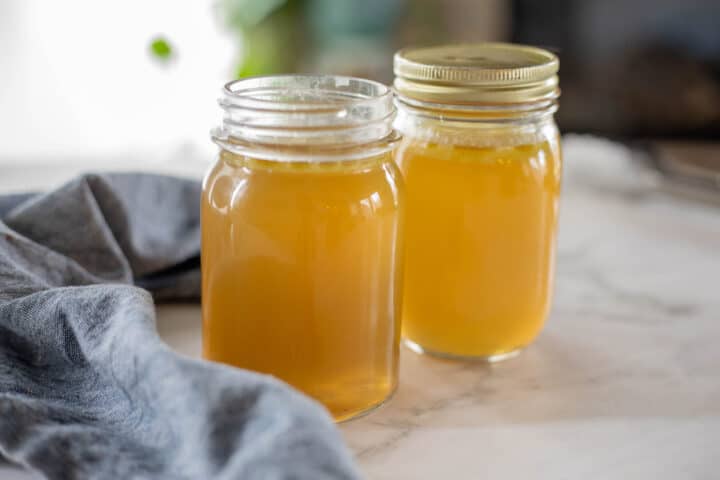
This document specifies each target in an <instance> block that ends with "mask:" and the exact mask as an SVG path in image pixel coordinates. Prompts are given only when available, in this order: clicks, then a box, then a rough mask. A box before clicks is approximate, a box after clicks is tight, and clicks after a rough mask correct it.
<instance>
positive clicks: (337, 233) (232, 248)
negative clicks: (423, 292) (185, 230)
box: [202, 75, 404, 420]
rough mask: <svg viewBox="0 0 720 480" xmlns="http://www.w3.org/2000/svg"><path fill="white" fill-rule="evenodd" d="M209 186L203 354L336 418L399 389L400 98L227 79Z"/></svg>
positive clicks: (297, 80)
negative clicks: (284, 387)
mask: <svg viewBox="0 0 720 480" xmlns="http://www.w3.org/2000/svg"><path fill="white" fill-rule="evenodd" d="M220 104H221V106H222V107H223V109H224V111H225V116H224V119H223V125H222V128H220V129H218V130H217V131H215V132H214V136H213V139H214V141H215V142H216V143H217V144H218V145H219V147H220V149H219V154H218V157H217V160H216V162H215V164H214V165H213V166H212V168H211V169H210V171H209V172H208V174H207V176H206V177H205V180H204V184H203V194H202V315H203V353H204V356H205V357H206V358H208V359H210V360H214V361H219V362H224V363H228V364H231V365H234V366H238V367H242V368H247V369H251V370H255V371H259V372H263V373H268V374H272V375H275V376H277V377H279V378H280V379H282V380H284V381H286V382H288V383H289V384H291V385H293V386H295V387H297V388H298V389H300V390H301V391H303V392H305V393H306V394H308V395H310V396H311V397H314V398H315V399H317V400H319V401H320V402H322V403H323V404H324V405H325V406H326V407H327V408H328V409H329V410H330V412H331V413H332V414H333V416H334V417H335V418H336V419H337V420H344V419H347V418H350V417H353V416H355V415H357V414H359V413H362V412H364V411H367V410H369V409H371V408H373V407H374V406H377V405H379V404H380V403H382V402H383V401H384V400H385V399H386V398H387V397H388V396H389V395H390V394H391V393H392V392H393V390H394V389H395V386H396V385H397V372H398V350H399V343H400V318H399V317H400V308H401V297H400V293H401V292H400V284H401V272H402V269H401V256H402V252H403V249H402V245H401V241H402V231H401V227H402V223H401V213H402V209H403V202H404V196H403V195H404V189H403V183H402V179H401V175H400V172H399V170H398V168H397V166H396V164H395V162H394V161H393V150H394V148H395V146H396V144H397V142H396V140H397V135H396V133H395V131H394V130H393V126H392V122H393V118H394V116H395V106H394V102H393V95H392V91H391V89H390V88H389V87H386V86H384V85H382V84H379V83H376V82H372V81H369V80H363V79H359V78H351V77H342V76H331V75H307V76H305V75H284V76H270V77H255V78H247V79H242V80H238V81H235V82H231V83H229V84H228V85H227V86H226V87H225V90H224V91H223V96H222V98H221V101H220Z"/></svg>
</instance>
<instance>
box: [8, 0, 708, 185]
mask: <svg viewBox="0 0 720 480" xmlns="http://www.w3.org/2000/svg"><path fill="white" fill-rule="evenodd" d="M482 40H500V41H513V42H523V43H530V44H535V45H539V46H543V47H546V48H549V49H551V50H553V51H555V52H556V53H558V54H559V55H560V57H561V73H560V79H561V87H562V97H561V109H560V111H559V114H558V123H559V125H560V127H561V129H562V130H563V132H578V133H592V134H596V135H601V136H605V137H610V138H612V139H616V140H620V141H623V142H629V143H631V144H633V145H641V146H642V148H644V149H646V151H648V152H649V153H650V154H651V155H650V158H651V159H653V160H652V161H653V162H654V164H655V166H656V167H658V168H661V169H663V170H664V171H666V172H670V173H677V174H679V175H683V176H684V177H685V178H686V179H689V180H688V181H689V182H691V183H692V182H696V183H697V184H698V185H704V186H705V187H708V188H713V186H714V187H717V185H718V184H720V180H719V179H720V175H719V174H718V173H717V171H718V170H717V169H720V155H719V153H718V152H719V150H718V146H717V144H716V143H715V142H716V141H717V140H718V139H720V2H718V1H717V0H628V1H623V0H555V1H552V2H540V1H532V0H174V1H170V0H152V1H139V0H128V1H124V2H117V1H113V2H109V1H103V2H98V1H92V0H66V1H62V2H50V1H42V0H2V2H0V73H1V74H2V75H1V76H0V132H2V133H1V135H2V137H0V138H1V140H0V175H1V172H2V169H3V167H4V166H5V167H8V166H12V165H15V166H17V165H45V164H48V163H54V164H63V165H69V164H75V163H78V164H86V163H87V162H88V161H92V162H94V163H96V164H97V165H98V166H106V165H107V166H115V165H122V164H123V162H127V161H129V160H128V159H134V161H142V162H149V163H153V162H158V163H163V162H168V161H172V162H175V161H186V160H187V161H192V160H193V159H203V158H206V159H207V160H209V159H210V158H211V156H212V152H213V151H214V148H213V145H212V144H211V143H210V141H209V136H208V131H209V129H210V128H212V127H213V126H214V125H215V124H216V123H217V122H218V121H219V118H220V112H219V108H218V107H217V106H216V98H217V96H218V92H219V89H220V87H221V86H222V84H224V83H225V82H226V81H228V80H231V79H233V78H237V77H241V76H248V75H259V74H271V73H281V72H283V73H284V72H324V73H338V74H349V75H357V76H363V77H369V78H374V79H377V80H381V81H384V82H390V81H392V54H393V52H394V51H395V50H396V49H397V48H399V47H401V46H406V45H418V44H433V43H444V42H471V41H482ZM691 177H692V178H691Z"/></svg>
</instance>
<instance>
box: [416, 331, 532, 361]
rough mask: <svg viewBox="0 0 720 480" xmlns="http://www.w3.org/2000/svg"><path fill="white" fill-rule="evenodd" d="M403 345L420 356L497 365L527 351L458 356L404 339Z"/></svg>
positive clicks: (518, 349) (522, 348)
mask: <svg viewBox="0 0 720 480" xmlns="http://www.w3.org/2000/svg"><path fill="white" fill-rule="evenodd" d="M403 343H404V344H405V346H406V347H407V348H409V349H410V350H412V351H413V352H415V353H417V354H420V355H428V356H431V357H437V358H443V359H446V360H464V361H474V362H481V363H497V362H502V361H503V360H508V359H510V358H515V357H517V356H518V355H520V353H521V352H522V351H523V350H524V349H525V347H524V346H523V347H518V348H515V349H513V350H510V351H507V352H501V353H494V354H492V355H457V354H454V353H447V352H438V351H435V350H431V349H428V348H425V347H423V346H422V345H420V344H419V343H415V342H413V341H412V340H410V339H408V338H405V337H403Z"/></svg>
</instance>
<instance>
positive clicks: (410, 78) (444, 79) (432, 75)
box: [394, 43, 560, 105]
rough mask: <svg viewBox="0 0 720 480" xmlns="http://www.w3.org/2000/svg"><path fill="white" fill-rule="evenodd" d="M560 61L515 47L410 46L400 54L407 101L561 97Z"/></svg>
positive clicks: (397, 61)
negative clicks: (559, 83) (559, 84)
mask: <svg viewBox="0 0 720 480" xmlns="http://www.w3.org/2000/svg"><path fill="white" fill-rule="evenodd" d="M559 66H560V62H559V60H558V58H557V57H556V56H555V55H554V54H552V53H551V52H549V51H547V50H543V49H541V48H536V47H530V46H527V45H516V44H511V43H476V44H459V45H444V46H439V47H428V48H406V49H403V50H400V51H399V52H397V53H396V54H395V58H394V71H395V82H394V86H395V90H396V91H397V92H398V94H400V96H401V97H405V98H409V99H411V100H418V101H421V102H431V103H441V104H458V105H472V104H491V105H494V104H518V103H534V102H539V101H545V100H552V99H555V98H557V97H558V96H559V94H560V90H559V89H558V77H557V72H558V69H559Z"/></svg>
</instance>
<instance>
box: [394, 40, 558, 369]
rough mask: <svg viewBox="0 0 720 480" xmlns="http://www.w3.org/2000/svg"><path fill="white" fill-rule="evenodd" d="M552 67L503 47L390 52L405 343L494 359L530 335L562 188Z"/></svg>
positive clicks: (541, 314)
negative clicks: (401, 185) (403, 199)
mask: <svg viewBox="0 0 720 480" xmlns="http://www.w3.org/2000/svg"><path fill="white" fill-rule="evenodd" d="M557 71H558V59H557V57H555V55H553V54H552V53H550V52H547V51H545V50H541V49H538V48H533V47H526V46H520V45H511V44H500V43H485V44H475V45H451V46H444V47H434V48H421V49H408V50H402V51H400V52H398V53H397V54H396V56H395V75H396V78H395V89H396V90H397V92H398V110H399V111H398V117H397V120H396V128H397V129H398V130H399V131H400V132H401V133H402V134H403V137H404V138H403V140H402V142H401V146H400V148H399V149H398V153H397V161H398V163H399V165H400V168H401V170H402V172H403V174H404V176H405V184H406V191H407V217H406V235H407V241H406V257H405V282H404V291H405V294H404V306H403V336H404V338H405V341H406V343H407V344H408V345H409V346H410V347H411V348H412V349H414V350H416V351H420V352H427V353H433V354H438V355H443V356H451V357H472V358H482V359H486V360H489V361H494V360H500V359H503V358H507V357H508V356H512V355H514V354H515V353H517V352H518V351H519V350H520V349H522V348H523V347H524V346H526V345H528V344H529V343H530V342H532V340H533V339H534V338H535V337H536V335H537V334H538V333H539V331H540V329H541V327H542V325H543V323H544V321H545V318H546V316H547V314H548V310H549V308H550V300H551V294H552V281H553V266H554V251H555V232H556V222H557V211H558V197H559V193H560V172H561V159H560V142H559V135H558V130H557V128H556V126H555V123H554V121H553V113H554V112H555V110H556V108H557V106H556V99H557V97H558V95H559V90H558V78H557Z"/></svg>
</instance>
